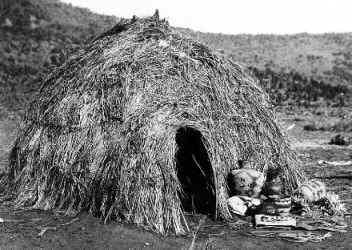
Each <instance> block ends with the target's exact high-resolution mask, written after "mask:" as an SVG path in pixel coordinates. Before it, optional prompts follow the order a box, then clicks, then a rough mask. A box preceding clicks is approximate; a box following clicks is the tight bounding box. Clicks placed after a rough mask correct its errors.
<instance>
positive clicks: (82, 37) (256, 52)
mask: <svg viewBox="0 0 352 250" xmlns="http://www.w3.org/2000/svg"><path fill="white" fill-rule="evenodd" d="M161 14H162V13H161ZM117 20H118V18H116V17H112V16H104V15H99V14H95V13H92V12H91V11H89V10H87V9H82V8H77V7H73V6H71V5H69V4H64V3H61V2H59V1H57V0H2V1H1V2H0V34H1V35H0V59H1V60H0V92H1V93H2V94H1V95H0V104H1V107H2V109H4V107H5V108H6V109H8V110H10V111H18V110H22V109H23V107H24V106H25V104H26V103H27V102H28V101H29V100H30V98H31V97H32V94H33V93H34V92H35V91H36V90H37V89H38V87H39V83H40V80H41V79H42V78H43V77H45V75H46V74H47V73H48V72H50V71H51V70H52V69H53V68H54V67H56V66H58V65H60V64H62V63H63V62H64V61H65V59H66V58H67V56H68V55H69V54H71V53H72V52H73V51H75V50H77V49H78V48H79V47H80V46H81V45H82V44H84V43H85V42H87V41H89V40H90V39H92V38H93V37H96V36H97V35H98V34H100V33H101V32H102V31H104V30H106V29H109V28H110V27H112V26H113V25H114V24H115V23H116V22H117ZM178 30H179V32H181V33H184V34H185V35H187V36H191V37H193V38H195V39H197V40H200V41H201V42H204V43H205V44H207V45H208V46H210V47H212V48H214V49H217V50H219V51H220V52H221V53H224V54H227V55H228V56H230V57H231V58H233V59H234V60H235V61H237V62H239V63H241V64H243V65H245V66H247V67H248V68H249V71H250V72H251V73H252V74H253V75H254V76H256V77H258V79H259V82H260V84H261V85H262V86H263V87H264V88H265V89H267V91H268V92H269V94H270V95H271V97H272V100H273V103H274V104H288V103H290V104H292V103H293V104H301V103H302V102H303V103H304V104H305V105H310V104H311V102H312V101H313V102H315V101H317V100H319V99H320V100H321V99H323V100H326V101H327V102H329V103H336V101H337V100H339V99H341V98H340V97H341V95H340V93H347V92H348V90H347V86H352V84H351V82H352V33H348V34H324V35H309V34H298V35H291V36H288V35H286V36H278V35H223V34H210V33H200V32H194V31H192V30H189V29H181V28H178ZM346 96H348V95H347V94H345V95H344V97H343V98H346ZM1 112H2V111H1V109H0V116H1ZM3 113H4V112H3ZM5 113H6V112H5Z"/></svg>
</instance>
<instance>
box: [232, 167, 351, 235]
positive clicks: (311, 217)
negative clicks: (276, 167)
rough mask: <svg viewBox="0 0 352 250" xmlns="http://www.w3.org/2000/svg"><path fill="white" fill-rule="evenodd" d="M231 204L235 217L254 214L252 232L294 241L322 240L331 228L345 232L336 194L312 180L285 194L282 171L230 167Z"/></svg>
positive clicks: (329, 232) (345, 225) (341, 206)
mask: <svg viewBox="0 0 352 250" xmlns="http://www.w3.org/2000/svg"><path fill="white" fill-rule="evenodd" d="M229 188H230V192H231V193H232V196H231V197H230V198H229V199H228V201H227V202H228V207H229V210H230V212H231V213H232V214H233V216H234V217H237V218H238V217H244V216H253V217H254V222H255V230H253V231H252V232H250V234H251V235H255V236H260V237H273V238H281V239H285V240H288V241H294V242H307V241H312V242H319V241H322V240H324V239H326V238H329V237H331V236H332V234H331V232H332V231H333V232H346V230H345V229H346V227H347V224H346V223H345V222H344V220H343V218H342V216H343V213H344V212H345V209H344V206H343V204H342V203H341V202H340V201H339V198H338V196H337V195H335V194H332V193H329V192H327V191H326V186H325V185H324V183H322V182H320V181H317V180H309V181H307V182H305V183H303V184H302V185H300V186H299V187H298V188H297V190H295V192H294V193H293V194H291V195H286V193H287V192H286V191H285V190H284V187H283V185H282V181H281V178H280V175H279V174H278V173H275V174H274V175H273V176H270V178H269V177H268V178H266V176H265V175H264V174H263V173H261V172H259V171H256V170H254V169H249V168H242V169H238V170H233V171H231V173H230V175H229Z"/></svg>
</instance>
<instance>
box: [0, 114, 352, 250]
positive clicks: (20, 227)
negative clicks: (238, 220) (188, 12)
mask: <svg viewBox="0 0 352 250" xmlns="http://www.w3.org/2000/svg"><path fill="white" fill-rule="evenodd" d="M280 121H281V123H282V126H283V127H284V128H288V127H291V128H290V129H289V131H288V134H289V137H290V139H291V141H292V145H293V147H295V148H296V150H297V151H298V153H299V154H300V158H301V159H302V162H303V164H304V167H305V170H306V171H307V173H308V174H309V175H310V176H312V177H315V178H321V179H322V180H323V181H325V182H326V183H327V185H328V186H329V189H330V190H333V191H335V192H336V193H338V194H339V195H340V196H341V197H342V199H343V200H345V201H346V203H347V207H348V213H351V212H352V209H351V208H352V207H351V204H352V183H351V179H352V165H347V166H330V165H326V164H325V165H324V164H318V161H321V160H325V161H350V160H352V147H351V146H349V147H346V146H345V147H343V146H332V145H328V144H327V142H328V141H329V139H330V138H331V137H332V136H333V135H334V133H332V132H319V131H318V132H317V131H313V132H307V131H304V130H303V129H302V127H303V125H304V124H305V122H307V119H306V117H304V116H303V118H301V119H297V116H296V115H295V116H293V115H292V116H290V115H285V116H283V117H280ZM293 124H295V126H294V127H292V125H293ZM15 133H16V123H15V122H14V121H10V120H2V121H0V170H1V169H3V167H4V165H5V164H7V162H6V158H7V156H6V155H7V154H8V150H9V148H10V146H11V143H12V141H13V139H14V137H15ZM350 134H351V133H350ZM192 219H193V221H194V222H195V223H194V225H193V227H192V228H194V230H196V228H197V225H198V221H200V220H201V216H193V217H192ZM346 221H347V222H348V224H349V227H348V229H347V230H348V232H347V233H337V232H334V233H333V236H332V237H330V238H328V239H327V240H324V241H322V242H319V243H311V242H309V243H294V242H288V241H284V240H280V239H272V238H258V237H254V236H251V235H249V234H248V233H246V230H235V229H233V228H231V227H230V226H229V225H227V224H225V223H221V222H213V221H211V220H210V219H206V220H205V221H204V223H202V224H201V226H200V228H199V230H198V231H197V234H196V237H195V242H193V244H192V240H193V235H192V234H190V235H189V236H184V237H173V236H169V237H161V236H158V235H156V234H153V233H150V232H146V231H144V230H141V229H138V228H136V227H135V226H131V225H125V224H121V223H117V222H115V223H109V224H107V225H104V224H103V223H101V222H100V220H99V219H97V218H94V217H92V216H88V215H87V214H80V215H79V216H76V217H68V216H63V215H58V214H54V213H52V212H43V211H38V210H19V209H15V208H14V207H13V206H12V205H11V203H10V202H7V201H2V202H1V203H0V249H189V248H190V247H193V249H263V248H266V249H322V248H323V249H352V230H351V217H350V215H347V216H346Z"/></svg>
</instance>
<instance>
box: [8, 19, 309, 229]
mask: <svg viewBox="0 0 352 250" xmlns="http://www.w3.org/2000/svg"><path fill="white" fill-rule="evenodd" d="M273 117H274V116H273V114H272V112H271V111H270V109H269V108H268V102H267V97H266V95H265V93H263V91H262V90H261V89H260V88H259V87H258V86H257V85H256V84H255V82H254V81H253V80H252V79H251V78H249V77H248V76H247V75H246V74H245V73H244V72H243V70H242V69H241V67H239V66H238V65H237V64H235V63H233V62H232V61H231V60H229V59H227V58H223V57H222V56H221V55H219V54H217V53H215V52H212V51H211V50H210V49H209V48H207V47H206V46H204V45H203V44H200V43H198V42H196V41H193V40H190V39H187V38H184V37H182V36H181V35H180V34H178V32H177V31H176V30H175V29H173V28H172V27H170V26H169V25H168V23H167V22H166V21H165V20H160V19H159V18H158V17H157V16H153V17H149V18H143V19H138V18H134V19H132V20H122V21H121V23H119V24H118V25H117V26H116V27H115V28H114V29H112V30H111V31H109V32H107V33H105V34H103V35H101V36H100V37H99V38H97V39H96V40H95V41H93V42H92V43H90V44H88V45H87V46H85V47H84V48H82V49H81V50H80V51H79V52H78V53H77V54H75V55H73V56H72V57H71V58H70V59H69V60H68V61H67V62H66V63H65V64H64V65H63V66H62V67H60V68H58V69H57V70H56V71H54V72H53V73H52V74H51V75H49V76H48V78H47V79H46V81H45V82H44V83H43V85H42V87H41V89H40V91H39V93H38V96H37V98H36V99H35V100H34V101H33V103H32V104H31V106H30V107H29V110H28V112H27V116H26V119H25V121H24V123H25V124H24V128H23V129H22V131H21V133H20V134H19V136H18V138H17V140H16V143H15V146H14V148H13V150H12V153H11V158H10V165H9V168H8V174H7V177H6V180H5V181H6V183H7V184H8V185H9V186H8V187H10V188H11V191H13V192H14V193H15V195H16V196H15V197H16V203H17V204H18V205H20V206H33V207H36V208H41V209H58V210H64V211H66V212H68V213H69V212H72V211H81V210H88V211H89V212H91V213H92V214H94V215H97V216H100V217H102V218H103V219H105V220H108V219H110V218H112V219H123V220H125V221H128V222H132V223H136V224H138V225H142V226H144V227H147V228H149V229H151V230H153V231H156V232H160V233H163V234H165V233H167V232H170V231H172V232H176V233H182V232H184V231H186V230H187V222H186V219H185V217H184V210H183V205H182V203H181V199H180V196H181V194H182V188H183V187H182V184H181V183H180V180H179V174H178V167H177V162H178V160H177V159H176V158H175V155H176V154H177V152H178V151H179V146H178V144H177V143H176V137H177V133H178V131H180V129H181V128H191V129H193V130H194V131H198V132H200V134H201V143H202V145H204V148H205V151H206V153H205V154H206V155H207V156H206V157H207V158H208V159H209V162H210V164H211V169H212V174H211V175H209V176H210V177H209V178H210V179H211V180H210V182H211V183H212V185H213V186H214V189H215V191H214V192H215V195H216V214H217V216H218V218H224V219H226V218H229V217H230V214H229V211H228V208H227V206H226V199H227V197H228V189H227V185H226V177H227V174H228V173H229V171H230V170H231V169H233V168H238V162H239V160H248V161H252V162H254V163H255V167H256V168H258V169H262V170H263V169H264V171H270V170H271V169H280V170H282V173H283V179H284V181H285V183H286V187H287V190H288V191H290V190H292V189H293V188H294V187H295V186H296V185H297V182H298V181H299V180H300V179H301V178H302V176H301V174H300V171H299V170H298V169H297V166H296V165H297V163H296V158H295V155H294V153H293V152H292V151H291V150H290V149H289V147H288V145H287V143H286V142H285V139H284V137H283V135H282V133H281V132H280V130H279V128H278V126H277V125H276V123H275V121H274V118H273ZM185 153H187V152H186V151H185ZM3 181H4V180H3Z"/></svg>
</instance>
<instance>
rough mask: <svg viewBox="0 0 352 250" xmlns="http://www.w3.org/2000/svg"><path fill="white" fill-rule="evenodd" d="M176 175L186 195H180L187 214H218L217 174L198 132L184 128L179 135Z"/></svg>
mask: <svg viewBox="0 0 352 250" xmlns="http://www.w3.org/2000/svg"><path fill="white" fill-rule="evenodd" d="M176 143H177V146H178V150H177V153H176V164H177V165H176V166H177V176H178V179H179V180H180V182H181V185H182V189H183V192H182V193H180V194H179V196H180V199H181V202H182V206H183V209H184V210H185V211H187V212H195V213H203V214H211V215H215V210H216V197H215V188H214V174H213V170H212V167H211V164H210V160H209V157H208V154H207V151H206V149H205V147H204V144H203V142H202V135H201V133H200V132H199V131H197V130H195V129H192V128H189V127H183V128H180V129H179V130H178V131H177V133H176Z"/></svg>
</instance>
